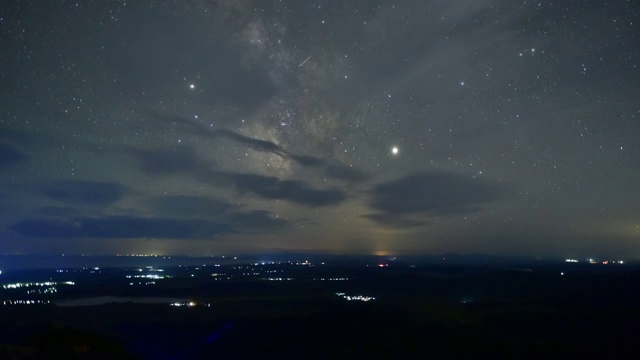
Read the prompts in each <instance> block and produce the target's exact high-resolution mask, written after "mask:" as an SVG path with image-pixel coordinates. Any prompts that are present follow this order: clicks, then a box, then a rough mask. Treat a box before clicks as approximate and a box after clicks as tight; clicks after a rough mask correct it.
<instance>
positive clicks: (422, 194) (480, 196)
mask: <svg viewBox="0 0 640 360" xmlns="http://www.w3.org/2000/svg"><path fill="white" fill-rule="evenodd" d="M509 190H510V189H509V188H508V187H507V186H505V185H502V184H499V183H496V182H493V181H490V180H485V179H480V178H470V177H467V176H464V175H460V174H454V173H438V172H428V173H414V174H409V175H407V176H404V177H402V178H400V179H397V180H392V181H388V182H384V183H381V184H378V185H376V186H374V187H373V188H372V189H371V190H370V193H369V195H370V197H371V199H370V205H371V207H372V208H373V209H374V210H376V211H378V213H377V214H371V215H368V216H367V217H368V218H369V219H371V220H374V221H376V222H378V223H380V224H381V225H387V226H395V227H410V226H418V225H421V224H420V223H421V222H422V220H416V219H415V218H416V217H420V218H426V217H427V216H433V215H435V216H446V215H455V214H464V213H474V212H478V211H480V210H482V206H483V205H486V204H488V203H491V202H494V201H497V200H500V199H503V198H504V197H505V196H506V195H507V194H508V193H509Z"/></svg>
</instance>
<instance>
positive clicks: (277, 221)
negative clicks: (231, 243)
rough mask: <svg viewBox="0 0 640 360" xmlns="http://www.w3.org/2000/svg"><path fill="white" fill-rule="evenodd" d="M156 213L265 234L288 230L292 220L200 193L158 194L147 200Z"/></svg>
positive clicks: (237, 230) (235, 230) (244, 231)
mask: <svg viewBox="0 0 640 360" xmlns="http://www.w3.org/2000/svg"><path fill="white" fill-rule="evenodd" d="M145 202H146V203H147V204H149V205H150V206H151V209H152V211H153V213H154V215H157V216H167V217H172V218H190V219H194V218H196V219H205V220H213V221H215V222H216V223H220V224H227V225H228V226H229V227H230V228H231V229H233V231H234V232H237V233H262V232H268V231H278V230H282V229H285V228H286V227H287V226H288V225H289V222H288V221H287V220H285V219H281V218H274V217H273V216H271V213H270V212H268V211H265V210H250V211H244V210H243V208H244V206H243V205H237V204H231V203H228V202H225V201H222V200H219V199H211V198H205V197H199V196H157V197H153V198H150V199H148V200H146V201H145Z"/></svg>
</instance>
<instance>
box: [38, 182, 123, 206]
mask: <svg viewBox="0 0 640 360" xmlns="http://www.w3.org/2000/svg"><path fill="white" fill-rule="evenodd" d="M126 190H127V189H126V188H125V187H124V186H123V185H121V184H118V183H113V182H95V181H81V180H58V181H54V182H52V183H50V184H47V185H45V186H44V188H43V189H42V192H43V193H44V195H46V196H47V197H49V198H52V199H54V200H56V201H60V202H64V203H67V204H73V205H83V206H95V207H103V206H107V205H110V204H112V203H114V202H116V201H118V200H120V199H121V198H122V196H124V194H125V193H126Z"/></svg>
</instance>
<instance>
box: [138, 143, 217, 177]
mask: <svg viewBox="0 0 640 360" xmlns="http://www.w3.org/2000/svg"><path fill="white" fill-rule="evenodd" d="M129 153H130V154H131V155H133V157H134V158H136V159H137V160H138V163H139V166H140V169H141V170H142V171H144V172H146V173H149V174H153V175H171V174H179V173H193V172H194V171H196V172H200V171H203V170H206V169H207V168H209V167H212V166H213V165H214V164H210V163H205V162H204V161H202V160H200V159H199V158H198V157H197V156H196V154H195V151H194V150H193V148H191V147H189V146H179V147H176V148H174V149H154V150H142V149H137V148H131V149H129Z"/></svg>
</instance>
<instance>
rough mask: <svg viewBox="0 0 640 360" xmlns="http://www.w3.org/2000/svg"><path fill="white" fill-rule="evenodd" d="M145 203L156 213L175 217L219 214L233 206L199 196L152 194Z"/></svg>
mask: <svg viewBox="0 0 640 360" xmlns="http://www.w3.org/2000/svg"><path fill="white" fill-rule="evenodd" d="M145 203H146V204H147V205H149V206H150V207H151V209H152V210H153V212H154V213H155V214H157V215H170V216H175V217H212V216H220V215H222V214H224V213H226V212H227V211H228V210H230V209H232V208H234V207H235V206H234V205H233V204H230V203H228V202H225V201H221V200H217V199H209V198H205V197H200V196H154V197H152V198H149V199H147V200H146V201H145Z"/></svg>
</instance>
